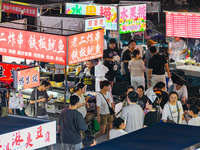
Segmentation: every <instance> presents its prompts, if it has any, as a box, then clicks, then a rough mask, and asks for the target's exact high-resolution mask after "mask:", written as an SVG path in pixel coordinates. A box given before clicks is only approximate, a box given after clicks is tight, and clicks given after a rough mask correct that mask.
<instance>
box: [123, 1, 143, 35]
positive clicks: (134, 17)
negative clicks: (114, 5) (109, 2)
mask: <svg viewBox="0 0 200 150" xmlns="http://www.w3.org/2000/svg"><path fill="white" fill-rule="evenodd" d="M119 13H120V14H119V33H120V34H123V33H131V32H139V31H145V30H146V4H142V5H132V6H120V7H119Z"/></svg>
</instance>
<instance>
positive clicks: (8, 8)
mask: <svg viewBox="0 0 200 150" xmlns="http://www.w3.org/2000/svg"><path fill="white" fill-rule="evenodd" d="M2 11H3V12H8V13H13V14H20V15H25V16H32V17H37V8H34V7H27V6H21V5H14V4H8V3H2Z"/></svg>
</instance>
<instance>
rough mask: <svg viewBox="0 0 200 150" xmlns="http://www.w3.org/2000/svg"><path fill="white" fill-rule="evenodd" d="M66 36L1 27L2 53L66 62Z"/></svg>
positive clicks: (0, 42)
mask: <svg viewBox="0 0 200 150" xmlns="http://www.w3.org/2000/svg"><path fill="white" fill-rule="evenodd" d="M66 43H67V37H66V36H59V35H51V34H45V33H37V32H31V31H23V30H16V29H10V28H3V27H0V55H5V56H12V57H18V58H24V59H31V60H36V61H42V62H50V63H55V64H60V65H65V64H66V49H67V48H66Z"/></svg>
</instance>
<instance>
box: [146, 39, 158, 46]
mask: <svg viewBox="0 0 200 150" xmlns="http://www.w3.org/2000/svg"><path fill="white" fill-rule="evenodd" d="M156 43H157V42H155V41H153V40H151V39H150V40H148V41H147V45H151V44H156Z"/></svg>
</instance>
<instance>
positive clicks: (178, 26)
mask: <svg viewBox="0 0 200 150" xmlns="http://www.w3.org/2000/svg"><path fill="white" fill-rule="evenodd" d="M166 36H169V37H185V38H200V14H198V13H182V12H181V13H178V12H166Z"/></svg>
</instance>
